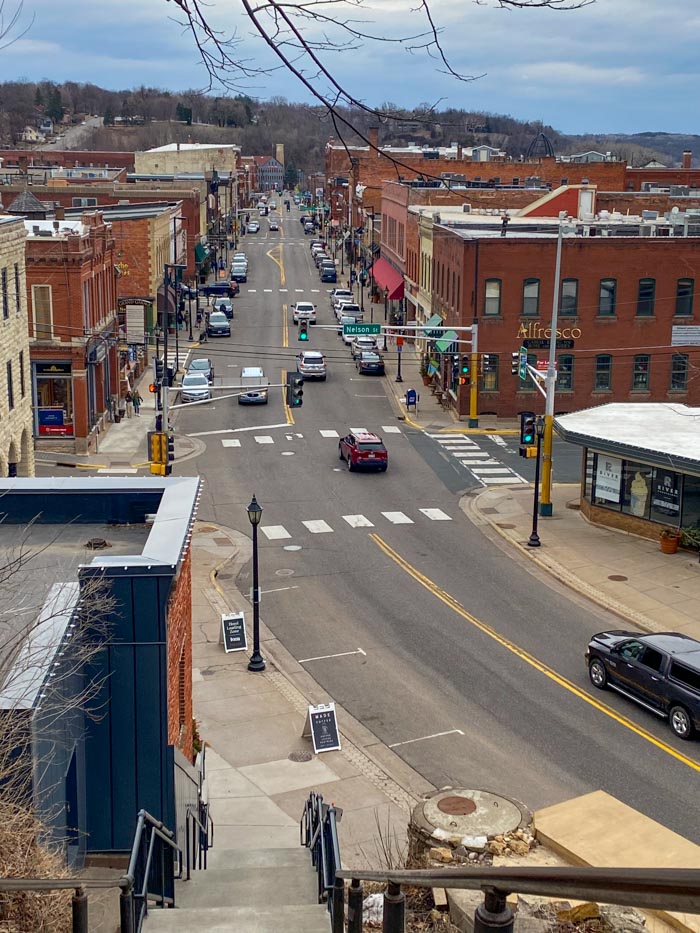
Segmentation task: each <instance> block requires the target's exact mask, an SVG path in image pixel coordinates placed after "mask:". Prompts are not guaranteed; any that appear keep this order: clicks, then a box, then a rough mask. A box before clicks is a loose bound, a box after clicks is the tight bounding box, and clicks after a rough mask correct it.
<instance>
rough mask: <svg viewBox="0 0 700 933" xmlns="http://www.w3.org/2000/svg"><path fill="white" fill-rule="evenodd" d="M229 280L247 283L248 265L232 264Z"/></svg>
mask: <svg viewBox="0 0 700 933" xmlns="http://www.w3.org/2000/svg"><path fill="white" fill-rule="evenodd" d="M231 278H232V279H233V280H234V282H247V281H248V263H247V262H234V264H233V265H232V266H231Z"/></svg>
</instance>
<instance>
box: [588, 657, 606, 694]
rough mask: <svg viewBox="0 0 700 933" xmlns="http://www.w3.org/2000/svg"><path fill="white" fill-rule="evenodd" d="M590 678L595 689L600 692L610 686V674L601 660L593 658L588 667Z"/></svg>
mask: <svg viewBox="0 0 700 933" xmlns="http://www.w3.org/2000/svg"><path fill="white" fill-rule="evenodd" d="M588 676H589V677H590V679H591V683H592V684H593V686H594V687H597V688H598V689H599V690H605V688H606V686H607V684H608V672H607V671H606V670H605V665H604V664H603V662H602V661H601V660H599V659H598V658H593V660H592V661H591V663H590V664H589V665H588Z"/></svg>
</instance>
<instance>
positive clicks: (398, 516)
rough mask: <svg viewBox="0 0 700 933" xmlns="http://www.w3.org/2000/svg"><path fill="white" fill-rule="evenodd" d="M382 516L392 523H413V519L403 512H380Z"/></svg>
mask: <svg viewBox="0 0 700 933" xmlns="http://www.w3.org/2000/svg"><path fill="white" fill-rule="evenodd" d="M382 515H383V516H384V518H385V519H386V520H387V521H389V522H391V524H392V525H413V524H414V521H413V519H412V518H409V517H408V515H405V514H404V513H403V512H382Z"/></svg>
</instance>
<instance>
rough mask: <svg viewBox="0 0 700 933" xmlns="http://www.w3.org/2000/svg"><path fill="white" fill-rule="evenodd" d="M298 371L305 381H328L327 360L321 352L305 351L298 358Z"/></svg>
mask: <svg viewBox="0 0 700 933" xmlns="http://www.w3.org/2000/svg"><path fill="white" fill-rule="evenodd" d="M297 371H298V372H300V373H301V375H302V376H303V377H304V379H320V380H321V381H322V382H325V381H326V376H327V370H326V358H325V356H324V355H323V353H321V352H320V351H319V350H304V351H302V352H301V353H300V354H299V356H298V357H297Z"/></svg>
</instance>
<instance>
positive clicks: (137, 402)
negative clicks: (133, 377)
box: [131, 389, 143, 415]
mask: <svg viewBox="0 0 700 933" xmlns="http://www.w3.org/2000/svg"><path fill="white" fill-rule="evenodd" d="M131 401H132V403H133V406H134V412H135V413H136V415H140V414H141V413H140V411H139V408H140V407H141V406H142V405H143V399H142V398H141V396H140V395H139V390H138V389H134V391H133V392H132V393H131Z"/></svg>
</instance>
